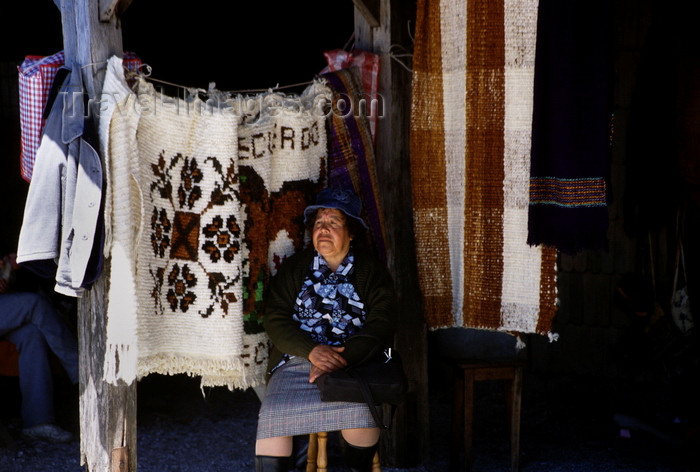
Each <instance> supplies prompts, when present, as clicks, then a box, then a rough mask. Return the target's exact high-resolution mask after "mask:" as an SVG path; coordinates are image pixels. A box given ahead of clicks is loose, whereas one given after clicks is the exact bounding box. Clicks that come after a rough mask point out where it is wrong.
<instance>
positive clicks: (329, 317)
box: [294, 251, 367, 346]
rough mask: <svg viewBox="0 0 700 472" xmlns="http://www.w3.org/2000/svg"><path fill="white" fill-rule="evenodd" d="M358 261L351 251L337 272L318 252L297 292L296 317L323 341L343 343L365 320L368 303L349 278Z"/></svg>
mask: <svg viewBox="0 0 700 472" xmlns="http://www.w3.org/2000/svg"><path fill="white" fill-rule="evenodd" d="M354 262H355V257H354V255H353V254H352V251H350V252H349V253H348V255H347V256H345V259H343V262H342V263H341V264H340V266H338V269H337V270H336V271H335V272H333V271H332V270H331V268H330V267H328V264H327V263H326V261H325V259H323V257H322V256H321V255H320V254H319V253H318V252H317V253H316V255H315V257H314V260H313V263H312V265H311V270H310V271H309V274H308V275H307V276H306V278H305V279H304V283H303V284H302V287H301V291H300V292H299V295H297V299H296V303H295V310H296V313H295V314H294V319H295V320H296V321H298V322H299V323H300V324H301V326H300V327H301V329H302V330H303V331H306V332H308V333H309V335H310V336H311V339H313V340H314V341H315V342H317V343H319V344H329V345H331V346H339V345H341V344H343V342H344V340H345V339H346V338H347V337H348V336H350V335H351V334H353V333H355V332H356V331H357V330H359V329H360V328H361V327H362V324H363V323H364V322H365V318H366V317H367V313H366V312H365V310H364V303H362V301H360V297H359V296H358V295H357V292H356V291H355V287H354V286H353V285H352V284H351V283H350V282H349V281H348V276H349V275H350V274H352V271H353V270H354Z"/></svg>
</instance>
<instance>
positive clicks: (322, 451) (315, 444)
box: [306, 432, 382, 472]
mask: <svg viewBox="0 0 700 472" xmlns="http://www.w3.org/2000/svg"><path fill="white" fill-rule="evenodd" d="M327 446H328V433H327V432H322V433H311V434H309V449H308V456H307V458H306V472H328V451H327ZM372 472H382V469H381V468H380V466H379V452H377V453H375V454H374V460H373V461H372Z"/></svg>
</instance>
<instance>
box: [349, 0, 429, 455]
mask: <svg viewBox="0 0 700 472" xmlns="http://www.w3.org/2000/svg"><path fill="white" fill-rule="evenodd" d="M414 15H415V12H414V6H413V5H412V2H401V1H400V0H394V1H393V2H392V1H390V0H381V2H380V9H379V18H380V22H379V23H380V24H379V25H378V27H374V28H373V27H371V25H369V24H368V23H367V21H366V19H365V18H366V17H365V15H364V14H362V12H360V11H359V9H357V6H356V9H355V47H357V48H358V49H365V50H369V51H373V52H375V53H377V54H379V55H380V60H381V65H380V73H379V94H380V95H381V97H382V101H383V104H384V106H383V112H384V114H383V116H380V118H379V120H378V123H377V137H376V146H375V149H376V169H377V178H378V180H379V182H380V183H381V189H382V192H381V195H380V198H381V202H382V207H383V209H384V218H385V224H386V232H387V252H388V265H389V270H390V271H391V273H392V274H394V278H395V285H396V290H397V294H398V297H399V318H400V321H399V326H400V327H399V330H398V332H397V335H396V348H397V349H398V350H399V352H400V353H401V357H402V359H403V361H404V364H405V368H406V371H407V374H408V377H409V387H410V391H409V395H408V398H407V399H406V401H405V402H404V403H403V404H402V405H401V406H400V407H399V408H398V410H397V412H396V416H395V422H394V427H393V428H392V431H391V432H390V433H389V434H388V435H386V436H385V437H384V438H383V440H382V444H381V451H380V457H381V459H382V464H384V465H386V466H391V467H401V468H408V467H413V466H416V465H419V464H422V463H424V462H425V461H426V460H427V459H428V455H429V423H428V407H429V405H428V368H427V364H428V363H427V358H428V354H427V351H428V348H427V327H426V324H425V318H424V316H423V311H422V308H421V306H422V305H421V300H420V287H419V286H418V282H417V281H418V276H417V274H416V267H417V266H416V260H415V253H416V250H415V245H414V239H413V217H412V215H413V210H412V206H411V199H410V198H409V197H410V195H411V179H410V159H409V134H408V133H409V123H410V121H409V120H410V98H411V74H410V73H409V72H408V71H407V70H406V69H404V68H403V67H402V66H401V65H399V64H397V63H396V62H395V61H393V60H392V59H391V56H390V54H389V51H390V48H391V45H392V44H401V45H404V46H406V47H407V49H411V40H410V38H409V37H408V30H407V28H406V24H407V23H408V22H409V20H412V19H413V16H414Z"/></svg>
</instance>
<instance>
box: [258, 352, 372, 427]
mask: <svg viewBox="0 0 700 472" xmlns="http://www.w3.org/2000/svg"><path fill="white" fill-rule="evenodd" d="M310 370H311V363H310V362H309V361H308V360H306V359H304V358H301V357H294V358H292V359H291V360H290V361H289V362H287V363H286V364H284V365H283V366H282V367H280V368H278V369H277V370H276V371H275V373H274V374H272V377H270V381H269V382H268V384H267V390H266V392H265V397H264V398H263V400H262V404H261V405H260V412H259V413H258V433H257V438H256V439H265V438H273V437H278V436H297V435H301V434H309V433H318V432H322V431H338V430H342V429H351V428H374V427H375V424H374V419H373V418H372V414H371V413H370V411H369V408H368V407H367V405H365V404H364V403H350V402H322V401H321V395H320V394H319V393H318V387H316V384H312V383H309V371H310Z"/></svg>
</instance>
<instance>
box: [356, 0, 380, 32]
mask: <svg viewBox="0 0 700 472" xmlns="http://www.w3.org/2000/svg"><path fill="white" fill-rule="evenodd" d="M352 3H353V4H354V5H355V10H357V11H358V12H359V13H360V14H361V15H362V16H363V17H364V19H365V21H366V22H367V24H368V25H369V26H371V27H372V28H376V27H378V26H379V10H380V3H381V2H380V0H352Z"/></svg>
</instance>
